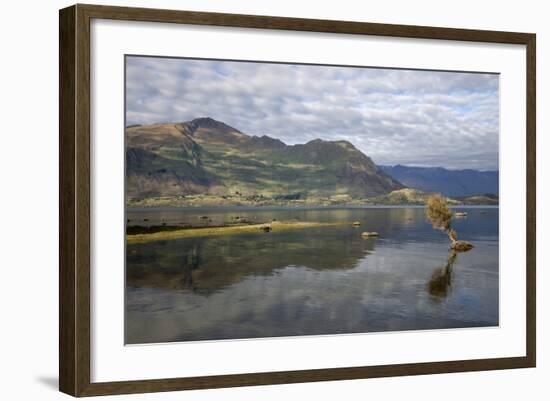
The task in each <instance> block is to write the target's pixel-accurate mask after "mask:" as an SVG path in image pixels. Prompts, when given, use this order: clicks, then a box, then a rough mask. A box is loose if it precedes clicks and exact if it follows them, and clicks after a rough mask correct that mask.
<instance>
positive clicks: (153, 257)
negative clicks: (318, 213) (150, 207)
mask: <svg viewBox="0 0 550 401" xmlns="http://www.w3.org/2000/svg"><path fill="white" fill-rule="evenodd" d="M308 231H309V232H308V233H307V235H303V233H265V234H260V235H257V234H251V235H239V236H231V237H211V238H208V237H206V238H193V239H183V240H174V241H162V242H156V243H150V244H139V245H132V246H129V247H128V253H127V264H128V269H127V273H126V278H127V284H128V285H130V286H132V287H141V288H169V289H187V290H191V291H194V292H197V293H201V294H205V295H206V294H209V293H213V292H216V291H219V290H221V289H223V288H225V287H227V286H230V285H232V284H235V283H238V282H240V281H242V280H243V279H244V278H246V277H248V276H271V275H273V274H275V272H276V271H277V270H280V269H283V268H285V267H287V266H302V267H304V268H308V269H312V270H318V271H322V270H351V269H353V268H355V267H356V266H358V265H359V263H360V261H361V260H362V259H363V258H365V256H366V255H368V254H369V253H371V252H373V251H374V247H375V243H376V241H377V239H376V238H369V239H364V238H361V236H360V235H358V233H359V232H360V231H359V230H352V231H351V235H345V236H343V237H340V238H338V233H339V232H340V230H334V229H332V228H329V229H314V230H308Z"/></svg>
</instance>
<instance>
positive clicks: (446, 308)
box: [125, 207, 499, 344]
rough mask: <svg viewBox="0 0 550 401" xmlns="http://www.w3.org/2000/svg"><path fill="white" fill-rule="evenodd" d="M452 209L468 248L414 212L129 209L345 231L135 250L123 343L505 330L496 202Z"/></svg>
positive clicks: (178, 217)
mask: <svg viewBox="0 0 550 401" xmlns="http://www.w3.org/2000/svg"><path fill="white" fill-rule="evenodd" d="M453 211H467V212H468V217H467V218H461V219H453V228H454V229H455V230H456V231H457V233H458V238H459V239H464V240H467V241H469V242H471V243H472V244H473V245H474V246H475V247H474V248H473V249H472V250H471V251H469V252H465V253H458V254H453V253H452V252H451V251H450V250H449V240H448V238H447V236H446V234H445V233H443V232H441V231H438V230H435V229H433V228H432V226H431V224H430V223H429V222H428V221H427V220H426V217H425V215H424V209H423V208H419V207H368V208H360V207H347V208H240V207H232V208H209V209H199V208H143V209H128V210H127V213H126V214H127V218H128V220H129V222H128V224H129V225H133V224H136V225H137V224H139V225H160V224H162V223H166V224H168V225H172V224H191V225H197V226H204V225H219V224H223V223H224V222H228V221H232V219H233V220H234V219H235V217H237V216H238V217H239V218H241V219H245V220H248V221H256V222H268V221H272V220H273V219H276V220H292V219H298V220H300V221H315V222H340V221H348V222H350V224H345V225H338V226H329V227H316V228H308V229H300V230H291V231H284V232H268V233H264V232H258V233H245V234H238V235H225V236H213V237H201V238H182V239H176V240H169V241H156V242H148V243H139V244H128V245H127V247H126V308H125V342H126V343H127V344H143V343H161V342H174V341H195V340H221V339H244V338H258V337H277V336H299V335H323V334H341V333H365V332H381V331H400V330H425V329H451V328H466V327H487V326H498V324H499V263H498V262H499V241H498V233H499V210H498V207H468V208H454V209H453ZM352 221H360V222H361V226H360V227H353V226H352V225H351V222H352ZM363 231H377V232H378V233H379V234H380V236H379V237H378V238H367V239H366V238H362V237H361V232H363Z"/></svg>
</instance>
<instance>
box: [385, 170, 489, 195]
mask: <svg viewBox="0 0 550 401" xmlns="http://www.w3.org/2000/svg"><path fill="white" fill-rule="evenodd" d="M378 167H379V168H380V169H381V170H382V171H384V172H386V173H387V174H389V175H391V176H392V177H393V178H395V179H396V180H398V181H399V182H401V183H402V184H403V185H405V186H406V187H409V188H416V189H419V190H421V191H424V192H440V193H442V194H444V195H446V196H451V197H464V196H473V195H479V194H489V195H498V187H499V181H498V171H478V170H471V169H466V170H448V169H445V168H442V167H410V166H402V165H399V164H398V165H396V166H378Z"/></svg>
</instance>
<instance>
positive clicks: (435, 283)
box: [428, 251, 457, 298]
mask: <svg viewBox="0 0 550 401" xmlns="http://www.w3.org/2000/svg"><path fill="white" fill-rule="evenodd" d="M456 256H457V253H456V252H455V251H451V254H450V255H449V257H448V258H447V263H446V264H445V266H443V267H442V268H439V269H435V270H434V272H433V273H432V278H431V279H430V281H429V282H428V291H429V293H430V295H432V296H434V297H436V298H445V297H446V296H447V294H448V292H449V291H450V289H451V283H452V275H453V265H454V264H455V261H456Z"/></svg>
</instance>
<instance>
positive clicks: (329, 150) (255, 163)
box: [126, 118, 403, 204]
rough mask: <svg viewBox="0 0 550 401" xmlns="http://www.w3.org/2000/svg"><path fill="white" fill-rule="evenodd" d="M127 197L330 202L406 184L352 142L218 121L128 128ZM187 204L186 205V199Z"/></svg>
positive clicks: (363, 196)
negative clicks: (298, 140)
mask: <svg viewBox="0 0 550 401" xmlns="http://www.w3.org/2000/svg"><path fill="white" fill-rule="evenodd" d="M126 178H127V179H126V196H127V201H128V202H129V203H132V202H135V201H140V200H143V199H146V198H155V197H156V198H159V197H164V198H169V199H168V200H167V201H166V202H167V204H170V203H171V202H172V200H171V199H170V198H172V197H176V198H178V199H180V201H181V199H185V202H187V201H188V199H195V200H196V199H199V200H198V202H199V203H201V202H202V203H207V202H214V203H222V204H249V203H253V204H269V203H273V202H278V201H287V200H288V201H295V202H300V201H302V202H307V203H315V202H317V203H322V202H324V201H329V202H330V200H331V199H333V200H335V202H339V201H342V200H344V201H345V200H352V199H365V198H368V197H373V196H378V195H382V194H386V193H389V192H391V191H394V190H398V189H401V188H403V185H402V184H401V183H400V182H399V181H398V180H395V179H394V178H392V177H391V176H390V175H388V174H387V173H385V172H384V171H382V170H380V169H379V168H378V167H377V166H376V165H375V164H374V163H373V161H372V160H371V159H370V158H369V157H368V156H366V155H365V154H363V153H362V152H361V151H359V150H358V149H357V148H355V146H353V145H352V144H351V143H350V142H347V141H324V140H321V139H316V140H313V141H310V142H307V143H305V144H299V145H286V144H285V143H283V142H282V141H280V140H278V139H274V138H271V137H269V136H265V135H264V136H250V135H247V134H245V133H243V132H241V131H239V130H238V129H235V128H233V127H230V126H229V125H227V124H225V123H223V122H220V121H216V120H214V119H212V118H197V119H194V120H192V121H187V122H183V123H174V124H155V125H138V126H131V127H127V128H126ZM185 202H184V203H185Z"/></svg>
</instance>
